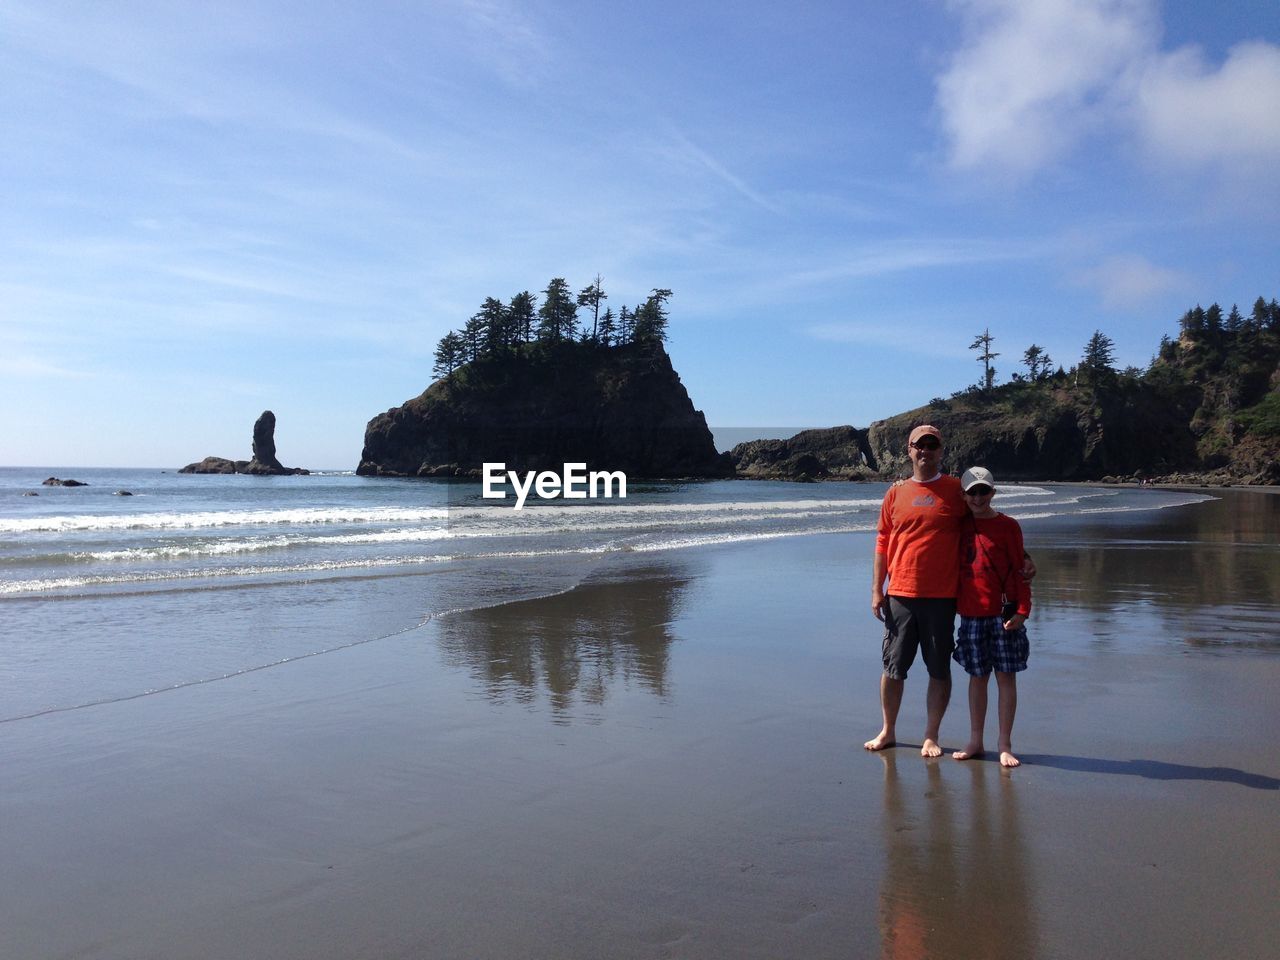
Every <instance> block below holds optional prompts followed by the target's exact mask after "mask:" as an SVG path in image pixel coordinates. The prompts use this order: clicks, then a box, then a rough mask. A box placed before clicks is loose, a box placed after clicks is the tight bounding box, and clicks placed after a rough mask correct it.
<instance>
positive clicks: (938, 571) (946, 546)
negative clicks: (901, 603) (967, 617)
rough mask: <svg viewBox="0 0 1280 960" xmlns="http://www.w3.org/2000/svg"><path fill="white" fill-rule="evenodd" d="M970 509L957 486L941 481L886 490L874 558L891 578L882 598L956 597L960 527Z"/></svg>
mask: <svg viewBox="0 0 1280 960" xmlns="http://www.w3.org/2000/svg"><path fill="white" fill-rule="evenodd" d="M967 512H968V508H966V507H965V503H964V493H963V492H962V491H961V489H960V481H959V480H957V479H956V478H955V477H948V476H941V477H938V478H937V479H936V480H930V481H929V482H928V483H921V482H920V481H918V480H907V481H905V482H903V483H901V484H899V485H897V486H893V487H890V488H889V490H888V492H887V493H886V494H885V495H884V502H883V503H882V504H881V505H880V525H879V527H878V528H877V531H876V553H883V554H884V555H885V560H886V568H887V570H888V573H889V589H888V590H887V591H885V592H886V593H890V594H893V595H894V596H898V597H954V596H956V595H957V594H958V593H959V592H960V527H961V522H962V521H963V520H964V517H965V515H966V513H967Z"/></svg>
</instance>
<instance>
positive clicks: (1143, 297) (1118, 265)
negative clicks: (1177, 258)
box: [1075, 254, 1192, 309]
mask: <svg viewBox="0 0 1280 960" xmlns="http://www.w3.org/2000/svg"><path fill="white" fill-rule="evenodd" d="M1075 279H1076V281H1077V283H1078V284H1079V285H1080V286H1084V287H1089V288H1091V289H1094V290H1097V291H1098V293H1099V294H1100V295H1101V297H1102V302H1103V304H1104V305H1105V306H1107V307H1109V308H1112V309H1127V308H1131V307H1139V306H1142V305H1144V304H1147V303H1150V301H1151V299H1152V298H1153V297H1157V296H1159V295H1161V294H1165V293H1170V292H1174V291H1178V290H1190V289H1191V286H1192V285H1191V282H1190V280H1189V279H1188V278H1187V277H1184V276H1183V275H1182V274H1180V273H1178V272H1177V271H1174V270H1169V269H1167V268H1165V267H1160V266H1157V265H1155V264H1154V263H1152V262H1151V261H1149V260H1147V259H1146V258H1145V257H1142V256H1138V255H1136V254H1125V255H1120V256H1114V257H1111V258H1109V259H1107V260H1106V261H1104V262H1103V263H1101V264H1099V265H1098V266H1097V267H1094V268H1093V269H1090V270H1083V271H1081V272H1080V273H1078V274H1077V275H1076V278H1075Z"/></svg>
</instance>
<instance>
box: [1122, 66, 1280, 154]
mask: <svg viewBox="0 0 1280 960" xmlns="http://www.w3.org/2000/svg"><path fill="white" fill-rule="evenodd" d="M1136 108H1137V109H1136V114H1137V119H1138V123H1139V124H1140V127H1141V131H1142V134H1143V136H1144V138H1145V140H1146V143H1147V145H1148V146H1149V147H1150V149H1152V150H1153V151H1156V152H1158V153H1159V155H1161V156H1165V157H1169V156H1172V157H1173V158H1175V159H1180V160H1184V161H1187V162H1190V163H1195V164H1211V163H1215V162H1219V161H1230V160H1237V159H1238V160H1245V161H1254V160H1267V159H1270V160H1273V161H1280V47H1277V46H1275V45H1273V44H1269V43H1262V42H1260V41H1251V42H1248V43H1241V44H1237V45H1236V46H1234V47H1232V48H1231V50H1230V51H1229V52H1228V54H1227V58H1226V61H1225V62H1224V63H1223V64H1222V66H1221V67H1220V68H1219V69H1217V70H1214V69H1212V68H1210V67H1209V66H1207V65H1206V64H1205V62H1204V57H1203V55H1202V54H1201V53H1200V51H1198V50H1195V49H1193V48H1189V47H1188V48H1183V49H1181V50H1178V51H1176V52H1174V53H1172V54H1170V55H1168V56H1166V57H1162V58H1160V59H1159V60H1157V61H1156V62H1154V63H1152V64H1150V65H1149V66H1148V68H1147V70H1146V72H1145V73H1144V74H1143V76H1142V79H1141V81H1140V83H1139V85H1138V94H1137V102H1136Z"/></svg>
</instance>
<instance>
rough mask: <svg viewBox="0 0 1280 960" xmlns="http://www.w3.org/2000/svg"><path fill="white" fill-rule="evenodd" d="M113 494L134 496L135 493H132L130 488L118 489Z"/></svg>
mask: <svg viewBox="0 0 1280 960" xmlns="http://www.w3.org/2000/svg"><path fill="white" fill-rule="evenodd" d="M112 496H115V497H132V496H133V494H132V493H130V492H129V491H128V490H117V491H116V492H115V493H114V494H112Z"/></svg>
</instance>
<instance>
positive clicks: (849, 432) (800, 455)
mask: <svg viewBox="0 0 1280 960" xmlns="http://www.w3.org/2000/svg"><path fill="white" fill-rule="evenodd" d="M730 456H731V457H732V458H733V465H734V467H735V468H736V469H737V472H738V476H739V477H745V478H749V479H762V480H763V479H769V480H804V479H808V480H866V479H869V478H872V477H875V476H876V472H877V469H876V461H875V457H874V456H873V454H872V452H871V447H870V445H869V444H868V443H867V431H866V430H858V429H856V428H854V427H828V428H827V429H825V430H804V431H801V432H800V433H797V434H796V435H795V436H794V437H791V438H790V439H788V440H750V441H748V442H746V443H740V444H738V445H737V446H736V447H734V448H733V450H732V451H730Z"/></svg>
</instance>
